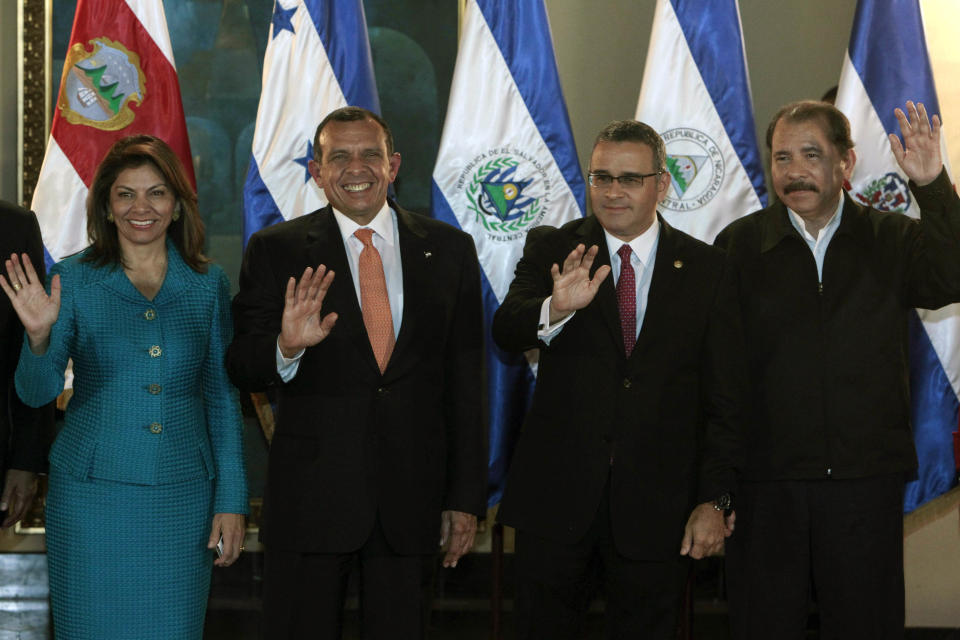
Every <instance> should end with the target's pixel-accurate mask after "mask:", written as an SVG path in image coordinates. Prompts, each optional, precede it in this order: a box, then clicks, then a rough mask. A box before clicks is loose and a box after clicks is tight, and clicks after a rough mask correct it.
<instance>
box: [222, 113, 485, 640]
mask: <svg viewBox="0 0 960 640" xmlns="http://www.w3.org/2000/svg"><path fill="white" fill-rule="evenodd" d="M399 168H400V154H398V153H396V152H394V149H393V138H392V135H391V133H390V129H389V127H388V126H387V124H386V122H384V121H383V120H382V119H381V118H380V117H379V116H377V115H375V114H373V113H370V112H369V111H366V110H363V109H358V108H355V107H347V108H344V109H339V110H337V111H334V112H333V113H331V114H330V115H329V116H327V118H326V119H324V120H323V122H321V123H320V126H319V127H318V128H317V134H316V138H315V142H314V160H312V161H311V162H310V166H309V170H310V173H311V175H312V176H313V178H314V179H315V180H316V182H317V184H318V185H319V186H320V187H321V188H322V189H323V190H324V192H325V194H326V196H327V199H328V200H329V202H330V205H329V206H327V207H324V208H323V209H320V210H318V211H315V212H313V213H311V214H308V215H305V216H303V217H301V218H297V219H295V220H291V221H289V222H284V223H281V224H278V225H275V226H273V227H270V228H267V229H264V230H262V231H260V232H258V233H256V234H254V235H253V236H252V237H251V239H250V243H249V245H248V247H247V251H246V255H245V257H244V264H243V269H242V272H241V276H240V293H239V294H238V295H237V297H236V299H235V300H234V323H235V326H236V335H235V338H234V341H233V344H232V345H231V347H230V349H229V352H228V355H227V365H228V369H229V371H230V375H231V378H232V379H233V381H234V382H235V383H236V384H237V386H239V387H240V388H242V389H245V390H248V391H259V390H263V389H266V388H268V387H274V388H275V389H276V390H277V416H278V420H277V430H276V434H275V435H274V438H273V442H272V444H271V450H270V462H269V471H268V479H267V491H266V496H265V502H264V505H265V507H264V508H265V523H264V529H263V534H262V539H263V541H264V543H265V545H266V557H265V576H264V577H265V584H264V604H263V613H264V617H263V620H264V637H265V638H298V639H299V638H337V637H339V636H340V627H341V618H342V613H341V612H342V609H343V600H344V594H345V590H346V584H347V576H348V574H349V572H350V567H351V565H352V564H353V563H354V562H359V565H360V583H361V591H360V595H361V609H362V625H363V633H364V638H398V639H402V638H419V637H421V635H422V633H423V631H424V628H425V621H424V619H423V613H424V611H425V606H424V605H425V604H428V602H429V593H428V592H427V590H426V589H425V588H424V587H425V586H427V585H428V584H429V581H428V580H427V579H426V577H427V576H428V575H429V570H428V567H429V565H430V564H431V561H432V558H433V554H435V552H436V549H437V542H438V540H442V541H443V543H444V544H445V545H446V554H445V557H444V564H445V565H446V566H455V565H456V563H457V560H458V559H459V558H460V556H462V555H463V554H464V553H466V552H467V551H468V550H469V548H470V546H471V545H472V542H473V537H474V532H475V531H476V526H477V516H479V515H481V514H483V513H484V512H485V508H486V478H485V472H486V446H485V432H484V425H483V411H482V410H481V407H482V404H481V393H482V392H481V390H482V387H483V380H484V378H483V358H482V353H483V331H482V315H481V314H482V312H481V299H480V273H479V266H478V263H477V256H476V251H475V249H474V247H473V241H472V240H471V238H470V237H469V236H468V235H466V234H465V233H463V232H461V231H458V230H456V229H454V228H452V227H450V226H448V225H446V224H443V223H441V222H437V221H435V220H432V219H429V218H425V217H422V216H419V215H416V214H413V213H409V212H407V211H404V210H403V209H401V208H400V207H399V206H397V205H396V204H395V203H394V202H392V201H388V200H387V189H388V186H389V184H390V183H392V182H393V181H394V179H395V178H396V175H397V171H398V170H399Z"/></svg>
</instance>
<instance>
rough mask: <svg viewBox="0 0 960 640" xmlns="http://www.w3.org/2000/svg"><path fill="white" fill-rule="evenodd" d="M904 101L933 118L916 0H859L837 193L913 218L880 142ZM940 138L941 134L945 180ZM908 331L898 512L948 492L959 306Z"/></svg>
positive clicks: (914, 317)
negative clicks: (907, 412) (909, 428)
mask: <svg viewBox="0 0 960 640" xmlns="http://www.w3.org/2000/svg"><path fill="white" fill-rule="evenodd" d="M907 100H913V101H915V102H922V103H923V104H924V106H926V109H927V113H929V114H931V115H932V114H939V113H940V107H939V104H938V101H937V92H936V87H935V86H934V83H933V73H932V71H931V68H930V59H929V56H928V54H927V46H926V39H925V36H924V24H923V16H922V14H921V11H920V5H919V3H918V2H917V0H900V1H897V2H890V1H888V0H859V2H858V3H857V9H856V13H855V14H854V20H853V30H852V33H851V35H850V44H849V46H848V48H847V52H846V54H845V55H844V62H843V68H842V71H841V74H840V83H839V87H838V90H837V101H836V105H837V108H839V109H840V110H841V111H843V112H844V114H845V115H846V116H847V118H848V119H849V120H850V129H851V135H852V137H853V142H854V144H855V149H854V150H855V151H856V154H857V162H856V165H855V167H854V171H853V176H852V177H851V179H850V184H848V185H846V189H847V192H848V193H849V194H850V196H851V197H852V198H854V199H855V200H857V201H859V202H860V203H862V204H865V205H868V206H872V207H875V208H877V209H879V210H881V211H889V212H890V213H891V214H893V215H909V216H912V217H918V216H919V215H920V210H919V207H918V206H917V203H916V202H915V201H914V200H913V197H912V195H911V194H910V189H909V188H908V185H907V178H906V176H905V175H903V174H902V173H901V172H900V168H899V166H898V165H897V161H896V158H895V157H894V155H893V152H892V151H891V150H890V143H889V141H888V140H887V134H890V133H894V134H899V132H900V127H899V125H898V124H897V120H896V117H895V116H894V109H895V108H897V107H899V108H900V109H903V108H905V107H904V105H905V103H906V101H907ZM948 124H949V123H948ZM945 139H946V136H945V135H943V133H941V144H942V146H943V149H942V151H943V153H942V157H943V162H944V164H945V166H947V171H948V173H949V171H950V167H949V160H948V158H949V155H948V154H947V150H946V148H945V147H946V143H945V142H944V140H945ZM909 333H910V396H911V398H910V400H911V422H912V425H913V437H914V444H915V446H916V449H917V459H918V463H919V468H918V470H917V479H916V480H913V481H911V482H909V483H908V484H907V487H906V491H905V494H904V510H905V511H908V512H909V511H912V510H913V509H915V508H916V507H918V506H920V505H921V504H923V503H924V502H926V501H928V500H930V499H932V498H935V497H937V496H939V495H941V494H943V493H945V492H946V491H947V490H949V489H950V488H951V487H952V486H953V484H954V477H955V467H954V460H953V448H952V432H953V431H955V430H956V429H957V414H958V407H960V403H958V400H957V397H958V391H960V304H952V305H949V306H947V307H944V308H942V309H937V310H934V311H931V310H925V309H919V310H918V311H917V314H911V319H910V327H909Z"/></svg>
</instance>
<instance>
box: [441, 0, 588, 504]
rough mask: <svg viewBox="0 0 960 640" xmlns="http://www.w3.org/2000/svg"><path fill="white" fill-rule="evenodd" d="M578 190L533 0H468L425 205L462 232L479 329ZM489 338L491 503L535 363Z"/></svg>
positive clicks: (578, 199)
mask: <svg viewBox="0 0 960 640" xmlns="http://www.w3.org/2000/svg"><path fill="white" fill-rule="evenodd" d="M583 201H584V182H583V176H582V175H581V173H580V166H579V163H578V160H577V153H576V148H575V147H574V143H573V134H572V133H571V130H570V120H569V118H568V116H567V110H566V106H565V104H564V101H563V94H562V92H561V90H560V79H559V76H558V75H557V65H556V60H555V58H554V53H553V42H552V40H551V37H550V26H549V24H548V22H547V14H546V9H545V8H544V4H543V0H512V1H511V2H501V1H499V0H467V2H466V7H465V10H464V13H463V21H462V27H461V34H460V45H459V51H458V52H457V62H456V67H455V69H454V74H453V86H452V88H451V90H450V101H449V105H448V107H447V116H446V121H445V122H444V126H443V136H442V138H441V140H440V152H439V155H438V156H437V164H436V166H435V168H434V170H433V191H432V207H433V214H434V217H436V218H438V219H440V220H444V221H446V222H448V223H450V224H453V225H455V226H457V227H460V228H461V229H463V230H464V231H466V232H467V233H470V234H471V235H472V236H473V239H474V243H475V244H476V247H477V254H478V256H479V259H480V266H481V268H482V270H483V295H484V321H485V325H486V327H487V333H488V334H489V327H490V322H491V320H492V318H493V313H494V312H495V311H496V310H497V307H499V306H500V301H501V300H503V298H504V296H505V295H506V293H507V288H508V287H509V286H510V282H511V280H512V279H513V272H514V268H515V266H516V263H517V260H519V258H520V255H521V254H522V252H523V244H524V239H525V237H526V234H527V231H529V230H530V229H531V228H533V227H535V226H537V225H543V224H549V225H553V226H558V225H561V224H563V223H565V222H567V221H569V220H572V219H574V218H576V217H579V216H582V215H583ZM488 343H489V344H488V348H487V362H488V374H489V381H488V385H489V400H490V469H489V470H490V474H489V482H490V491H489V503H490V504H491V505H494V504H496V503H498V502H499V501H500V496H501V495H502V492H503V483H504V481H505V479H506V472H507V467H508V465H509V463H510V455H511V452H512V449H513V444H514V442H515V439H516V435H517V431H518V430H519V427H520V423H521V421H522V420H523V416H524V414H525V413H526V409H527V405H528V402H529V399H530V394H531V393H532V390H533V381H534V368H533V367H534V365H533V364H532V361H528V360H527V358H525V357H524V356H522V355H517V354H507V353H504V352H502V351H500V350H499V349H498V348H497V347H496V345H494V344H493V341H492V340H488ZM531 357H532V356H531Z"/></svg>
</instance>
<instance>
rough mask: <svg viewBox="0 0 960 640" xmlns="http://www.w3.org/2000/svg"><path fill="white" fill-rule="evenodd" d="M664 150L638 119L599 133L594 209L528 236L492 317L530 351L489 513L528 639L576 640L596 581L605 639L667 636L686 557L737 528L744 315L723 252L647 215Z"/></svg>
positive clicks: (504, 335) (513, 346)
mask: <svg viewBox="0 0 960 640" xmlns="http://www.w3.org/2000/svg"><path fill="white" fill-rule="evenodd" d="M665 155H666V154H665V150H664V144H663V141H662V139H661V138H660V136H659V135H657V133H656V131H654V130H653V129H652V128H650V127H649V126H647V125H646V124H643V123H641V122H636V121H632V120H627V121H617V122H612V123H610V124H609V125H607V127H605V128H604V129H603V131H601V132H600V134H599V135H598V136H597V140H596V142H595V144H594V148H593V153H592V155H591V158H590V173H589V180H590V200H591V204H592V209H593V214H594V215H592V216H589V217H586V218H582V219H579V220H575V221H573V222H570V223H568V224H566V225H564V226H563V227H560V228H559V229H558V228H553V227H540V228H537V229H533V230H532V231H530V233H529V234H528V236H527V241H526V246H525V247H524V253H523V257H522V258H521V260H520V262H519V263H518V265H517V270H516V275H515V277H514V280H513V282H512V283H511V285H510V289H509V292H508V293H507V296H506V298H505V299H504V301H503V304H502V305H501V306H500V309H499V310H498V311H497V314H496V316H495V317H494V322H493V335H494V339H495V340H496V342H497V343H498V344H499V345H500V347H501V348H503V349H505V350H508V351H522V350H527V349H539V367H538V378H537V387H536V390H535V392H534V397H533V404H532V407H531V410H530V413H529V415H528V416H527V419H526V421H525V424H524V426H523V431H522V433H521V436H520V440H519V443H518V445H517V448H516V451H515V454H514V457H513V460H512V464H511V468H510V472H509V475H508V478H507V484H506V489H505V493H504V496H503V501H502V503H501V505H500V513H499V518H500V520H501V521H502V522H503V523H504V524H507V525H510V526H512V527H515V528H516V530H517V537H516V568H517V569H516V570H517V578H518V592H517V608H518V609H517V618H518V623H519V626H520V637H521V638H550V639H551V640H555V639H561V638H576V637H579V635H580V631H581V627H582V621H583V614H584V613H585V611H586V608H587V606H588V605H589V603H590V599H591V596H592V595H593V592H594V590H595V587H597V586H599V587H600V588H601V589H602V591H603V592H604V593H605V596H606V625H607V636H608V637H612V638H622V637H623V638H625V637H644V638H663V639H667V638H674V637H676V635H675V634H676V627H677V622H678V614H679V611H680V599H681V593H682V590H683V585H684V582H685V579H686V576H687V574H688V570H689V560H688V558H691V557H692V558H702V557H704V556H706V555H709V554H712V553H715V552H716V551H718V550H719V549H720V548H721V547H722V546H723V542H724V539H725V537H726V536H729V535H730V533H731V531H732V527H733V522H732V519H725V515H726V512H728V511H729V510H730V508H731V506H732V505H731V494H733V493H735V487H734V482H735V470H736V468H737V466H738V462H737V460H738V457H739V439H738V428H739V424H740V416H739V411H740V403H741V397H742V392H741V389H740V387H739V385H740V384H741V382H740V381H741V380H742V376H741V372H740V369H739V367H740V365H739V362H740V360H741V348H740V346H739V342H738V341H742V337H741V336H742V333H741V331H740V321H739V316H738V311H737V307H736V303H735V297H734V291H733V289H732V287H731V284H732V283H731V281H730V280H729V279H728V277H727V272H726V268H725V259H724V256H723V254H722V253H721V252H720V251H719V250H717V249H715V248H713V247H710V246H708V245H706V244H704V243H702V242H700V241H698V240H696V239H694V238H692V237H690V236H688V235H686V234H684V233H682V232H680V231H678V230H676V229H674V228H672V227H670V225H668V224H667V223H666V222H665V221H664V220H663V219H662V218H661V217H660V216H659V215H658V214H657V205H658V204H659V203H660V202H661V201H662V200H663V199H664V197H665V196H666V195H667V190H668V189H669V186H670V178H669V174H667V172H666V171H665V169H664V161H665ZM597 577H599V580H596V578H597Z"/></svg>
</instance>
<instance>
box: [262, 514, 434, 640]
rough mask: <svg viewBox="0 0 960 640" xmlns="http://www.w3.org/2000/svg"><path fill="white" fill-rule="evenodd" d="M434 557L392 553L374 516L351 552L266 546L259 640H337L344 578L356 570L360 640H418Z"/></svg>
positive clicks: (423, 625)
mask: <svg viewBox="0 0 960 640" xmlns="http://www.w3.org/2000/svg"><path fill="white" fill-rule="evenodd" d="M435 559H436V556H435V554H426V555H399V554H397V553H395V552H394V551H393V549H391V547H390V545H389V543H388V542H387V540H386V538H385V537H384V534H383V529H382V527H381V526H380V518H379V517H378V518H377V522H376V524H375V525H374V528H373V532H372V533H371V534H370V537H369V539H368V540H367V541H366V543H364V545H363V546H362V547H361V548H360V549H358V550H357V551H354V552H352V553H299V552H295V551H282V550H274V549H271V548H270V547H269V545H268V546H267V547H266V552H265V554H264V576H263V577H264V585H263V587H264V588H263V623H262V624H263V629H262V632H263V633H262V635H263V638H264V640H275V639H276V640H280V639H283V640H294V639H296V640H308V639H317V640H335V639H336V638H340V637H341V634H342V629H343V605H344V600H345V598H346V592H347V582H348V578H349V576H350V572H351V570H352V568H353V566H354V565H355V564H359V568H360V571H359V576H360V625H361V629H362V637H363V638H364V640H387V639H389V640H421V639H422V638H423V637H424V634H425V632H426V628H427V615H428V614H429V608H430V604H431V590H432V586H433V583H432V577H433V566H434V561H435Z"/></svg>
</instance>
